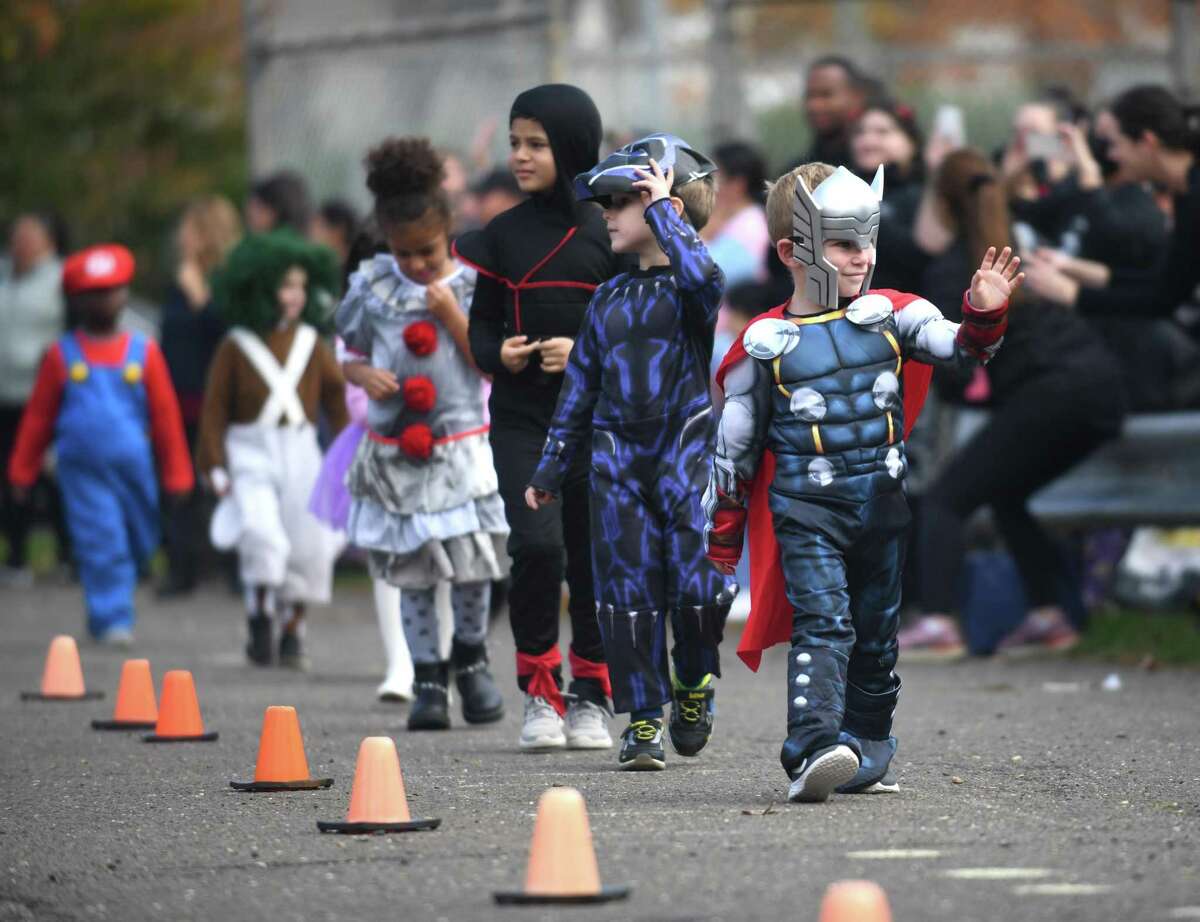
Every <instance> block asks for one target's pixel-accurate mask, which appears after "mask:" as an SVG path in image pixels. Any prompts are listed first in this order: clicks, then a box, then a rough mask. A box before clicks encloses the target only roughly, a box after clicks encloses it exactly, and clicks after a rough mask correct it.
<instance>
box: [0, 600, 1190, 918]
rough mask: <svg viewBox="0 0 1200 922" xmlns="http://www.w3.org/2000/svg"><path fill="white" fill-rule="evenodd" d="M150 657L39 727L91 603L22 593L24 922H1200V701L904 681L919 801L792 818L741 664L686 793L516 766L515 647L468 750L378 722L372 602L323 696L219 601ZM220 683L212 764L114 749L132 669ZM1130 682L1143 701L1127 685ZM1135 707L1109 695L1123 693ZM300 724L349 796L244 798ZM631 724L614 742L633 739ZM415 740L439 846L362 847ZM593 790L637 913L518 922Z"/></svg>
mask: <svg viewBox="0 0 1200 922" xmlns="http://www.w3.org/2000/svg"><path fill="white" fill-rule="evenodd" d="M139 602H140V605H141V610H140V616H139V617H140V620H139V625H138V631H137V637H138V641H137V644H136V646H135V648H134V650H133V651H131V652H129V653H125V652H117V651H111V650H107V649H101V648H97V647H95V646H92V645H88V644H87V643H84V642H81V644H80V649H81V653H82V658H83V665H84V672H85V675H86V678H87V682H88V686H89V688H90V689H98V690H104V691H105V692H106V693H107V697H106V699H105V700H103V701H89V702H71V703H62V702H54V703H49V702H46V703H43V702H23V701H21V700H19V692H20V691H22V690H25V689H33V688H36V687H37V683H38V680H39V677H40V672H41V668H42V660H43V657H44V656H45V652H46V647H47V644H48V643H49V640H50V638H51V637H52V636H53V635H54V634H58V633H71V634H75V635H76V636H79V635H80V634H81V622H82V616H81V611H80V607H81V603H80V597H79V593H78V590H77V589H76V588H74V587H68V586H57V585H39V586H38V587H37V588H35V589H33V590H28V591H10V590H3V591H0V625H2V628H3V631H4V640H3V643H2V644H0V740H2V741H3V742H2V747H3V748H2V750H0V751H2V752H3V755H2V756H0V922H9V920H25V919H39V920H40V919H47V920H49V919H120V920H139V919H164V918H182V919H236V920H240V919H264V920H266V919H270V920H292V919H296V920H300V919H303V920H321V919H339V920H341V919H357V920H369V919H384V918H388V919H403V920H418V919H446V920H474V919H494V918H499V919H512V920H516V919H530V920H534V919H572V920H575V919H578V920H581V922H582V920H591V919H622V920H641V919H645V920H657V922H662V920H693V919H732V920H738V922H748V920H757V919H770V920H788V922H809V920H816V919H817V914H818V907H819V903H820V897H821V894H822V892H823V891H824V889H825V887H826V886H827V885H828V884H829V883H830V882H832V881H835V880H838V879H843V878H859V877H861V878H868V879H871V880H874V881H877V882H878V883H879V884H881V885H882V886H883V887H884V888H885V890H886V891H887V893H888V896H889V899H890V901H891V905H892V911H893V913H894V917H895V919H896V920H897V922H918V920H947V922H949V920H954V922H966V920H981V922H982V920H988V922H1002V920H1014V922H1016V920H1022V922H1024V920H1064V922H1065V920H1081V922H1082V920H1087V922H1096V920H1124V922H1128V920H1151V919H1200V704H1198V703H1197V700H1196V699H1197V696H1198V693H1200V672H1196V671H1172V670H1159V671H1154V672H1147V671H1143V670H1130V669H1128V668H1125V669H1119V670H1118V669H1115V668H1114V667H1113V666H1111V665H1107V664H1102V663H1091V662H1078V661H1071V660H1061V659H1053V660H1035V661H1029V660H1026V661H1022V662H1002V661H979V660H972V661H965V662H961V663H957V664H949V665H947V664H941V665H929V664H908V665H906V664H905V663H903V661H902V662H901V664H900V667H899V671H900V673H901V674H902V676H903V678H904V683H905V684H904V692H903V696H902V700H901V704H900V708H899V713H898V715H897V734H898V736H899V737H900V752H899V755H898V757H897V761H896V765H897V768H898V774H899V779H900V784H901V791H900V793H899V794H895V795H874V796H841V797H834V798H833V799H832V800H830V801H829V802H828V803H826V804H821V805H791V804H788V803H786V791H787V779H786V777H785V776H784V774H783V772H782V770H781V769H780V767H779V763H778V753H779V745H780V742H781V741H782V734H783V728H784V706H785V700H786V699H785V696H786V694H787V691H786V687H785V664H784V657H783V654H782V651H781V650H776V651H773V654H769V655H768V656H767V657H766V658H765V661H764V664H763V668H762V670H761V672H760V673H759V674H757V675H756V674H753V673H751V672H749V670H747V669H746V668H745V667H744V666H743V665H742V664H741V663H740V661H738V660H737V659H736V658H735V657H734V655H733V648H734V646H735V645H736V636H735V637H733V638H731V639H730V640H729V641H728V643H729V648H728V652H727V654H726V656H725V677H724V678H723V679H722V680H721V681H720V684H719V692H718V715H717V730H716V734H715V736H714V739H713V741H712V743H711V744H710V745H709V747H708V748H707V749H706V750H705V751H704V753H703V754H702V755H701V756H700V757H699V758H697V759H683V758H680V757H678V756H675V755H673V754H671V753H669V754H668V763H669V767H668V770H667V771H666V772H662V773H643V774H632V773H622V772H619V771H617V770H616V755H615V750H614V751H611V752H569V753H560V754H555V755H527V754H522V753H521V752H519V751H518V749H517V746H516V739H517V734H518V729H519V721H520V698H519V694H518V692H517V690H516V687H515V684H514V681H513V672H514V670H513V655H512V650H513V647H512V640H511V636H510V634H509V630H508V625H507V623H506V622H502V623H500V624H498V625H497V627H496V630H495V631H494V632H493V634H492V655H493V660H494V664H495V670H496V672H497V674H498V677H499V679H500V681H501V682H502V683H503V687H504V689H505V691H506V697H507V703H508V713H507V715H506V716H505V718H504V720H503V721H502V722H501V723H499V724H494V725H491V726H489V727H486V728H467V727H466V726H464V725H463V723H462V721H461V719H459V718H458V715H457V714H456V715H455V727H454V729H452V730H451V731H449V732H445V733H423V734H420V733H413V734H410V733H408V732H406V731H405V730H404V729H403V724H404V708H403V706H398V705H385V704H381V703H379V702H376V701H375V699H374V688H375V685H376V683H377V681H378V679H379V675H380V671H381V665H382V664H381V654H380V649H379V638H378V632H377V629H376V627H375V620H374V614H373V611H372V608H371V598H370V594H369V592H368V591H367V590H366V589H365V588H358V587H352V588H347V589H343V590H339V591H338V593H337V601H336V604H335V605H334V606H332V607H330V608H326V609H321V610H319V611H316V612H314V613H313V616H312V618H311V624H310V628H309V650H310V654H311V657H312V660H313V666H312V670H311V671H310V672H309V673H307V674H298V673H295V672H287V671H282V670H279V669H260V668H252V667H250V666H248V665H247V664H246V663H245V662H244V659H243V657H242V654H241V652H240V647H241V643H242V640H243V637H242V630H243V622H242V615H241V613H240V611H239V605H238V602H237V600H236V599H235V598H233V597H231V596H230V595H228V594H226V593H225V592H223V591H221V590H220V589H219V588H217V587H210V588H206V589H204V590H203V591H201V592H200V593H198V594H196V595H194V596H192V597H190V598H188V599H186V600H184V601H175V602H169V603H160V602H157V601H156V600H155V599H154V596H153V593H152V592H150V591H148V590H147V591H144V592H143V593H141V595H140V598H139ZM131 655H138V656H146V657H148V658H149V659H150V661H151V664H152V667H153V670H154V675H155V679H156V681H158V682H160V681H161V677H162V674H163V672H164V671H166V670H167V669H172V668H184V669H191V670H192V671H193V672H194V674H195V677H196V683H197V688H198V690H199V695H200V704H201V708H202V712H203V717H204V721H205V724H206V726H207V727H208V728H210V729H213V730H217V731H219V732H220V739H219V740H218V741H217V742H215V743H208V744H203V743H190V744H180V745H157V746H155V745H148V744H145V743H143V742H141V740H140V736H139V735H137V734H128V735H126V734H101V733H97V732H94V731H93V730H91V729H90V727H89V722H90V720H91V719H93V718H103V717H107V716H109V714H110V712H111V708H112V699H113V695H114V693H115V688H116V681H117V676H118V673H119V670H120V665H121V662H122V660H123V659H124V658H125V657H126V656H131ZM1113 672H1117V673H1118V675H1119V685H1120V687H1119V689H1117V690H1105V689H1104V687H1103V685H1104V684H1105V679H1106V678H1108V677H1109V676H1110V674H1112V673H1113ZM1109 684H1110V685H1111V684H1113V683H1112V682H1111V681H1110V682H1109ZM271 704H290V705H294V706H295V707H296V708H297V710H298V711H299V715H300V722H301V726H302V728H303V730H304V734H305V743H306V748H307V753H308V760H309V764H310V766H311V767H312V770H313V774H314V775H328V776H332V777H333V778H335V779H336V781H335V784H334V786H333V787H332V788H331V789H329V790H325V791H316V792H303V793H287V794H245V793H238V792H234V791H232V790H231V789H230V787H229V781H230V780H232V779H248V778H250V777H251V776H252V774H253V770H254V761H255V754H256V751H257V745H258V732H259V728H260V725H261V722H262V714H263V709H264V708H265V707H266V706H267V705H271ZM621 726H623V724H620V723H617V722H614V732H616V731H618V730H619V729H620V728H621ZM380 734H388V735H391V736H393V737H394V738H395V740H396V742H397V745H398V748H399V752H400V758H401V764H402V766H403V768H404V777H405V784H406V786H407V789H408V795H409V800H410V806H411V808H412V812H413V814H414V816H434V817H440V818H441V819H442V826H441V828H440V829H438V830H437V831H434V832H423V833H417V834H409V835H401V836H375V837H365V838H347V837H341V836H326V835H321V834H319V833H318V832H317V829H316V822H315V821H316V820H318V819H335V820H336V819H341V818H343V817H344V815H345V811H346V807H347V803H348V799H349V794H350V786H351V781H352V779H353V774H354V760H355V755H356V752H357V749H358V744H359V742H360V741H361V739H362V738H363V737H365V736H371V735H380ZM563 784H565V785H572V786H574V787H577V788H578V789H579V790H580V791H581V792H582V793H583V795H584V797H585V798H586V801H587V805H588V809H589V814H590V818H591V826H592V833H593V837H594V840H595V845H596V850H597V854H598V858H599V865H600V873H601V876H602V878H603V879H604V881H605V883H614V884H615V883H623V884H629V885H632V887H633V893H632V895H631V897H630V898H629V899H628V900H627V901H626V902H624V903H614V904H609V905H606V906H601V907H591V908H585V907H579V908H566V909H556V910H544V909H517V908H499V907H497V906H495V905H494V904H493V902H492V892H493V891H494V890H498V889H501V890H502V889H513V888H517V887H519V886H520V884H521V882H522V880H523V878H524V873H525V864H526V857H527V850H528V843H529V835H530V832H531V829H532V826H533V816H534V809H535V804H536V801H537V798H538V796H539V795H540V794H541V793H542V791H544V790H545V789H546V788H548V787H550V786H551V785H563Z"/></svg>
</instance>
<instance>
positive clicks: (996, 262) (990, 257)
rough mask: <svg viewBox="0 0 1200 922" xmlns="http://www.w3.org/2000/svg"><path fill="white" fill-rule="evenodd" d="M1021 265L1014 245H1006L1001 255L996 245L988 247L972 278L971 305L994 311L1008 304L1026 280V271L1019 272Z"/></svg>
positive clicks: (978, 308) (981, 309)
mask: <svg viewBox="0 0 1200 922" xmlns="http://www.w3.org/2000/svg"><path fill="white" fill-rule="evenodd" d="M1020 266H1021V258H1020V257H1019V256H1013V255H1012V247H1005V248H1004V249H1003V250H1001V251H1000V255H999V256H997V255H996V248H995V247H988V251H987V252H986V253H984V254H983V261H982V262H981V263H980V264H979V269H978V270H977V271H976V272H975V276H974V277H973V278H972V279H971V292H970V300H971V306H972V307H973V308H975V309H976V310H979V311H994V310H997V309H998V308H1001V307H1003V306H1004V305H1005V304H1007V303H1008V299H1009V298H1011V297H1012V295H1013V292H1015V291H1016V290H1017V289H1018V288H1020V287H1021V283H1022V282H1023V281H1025V273H1024V272H1021V273H1018V272H1017V269H1018V268H1020Z"/></svg>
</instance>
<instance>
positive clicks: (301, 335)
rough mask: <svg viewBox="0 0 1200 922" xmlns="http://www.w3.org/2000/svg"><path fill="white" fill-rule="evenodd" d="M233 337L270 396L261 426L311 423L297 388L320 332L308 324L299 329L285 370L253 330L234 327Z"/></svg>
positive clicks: (261, 414) (231, 334) (265, 406)
mask: <svg viewBox="0 0 1200 922" xmlns="http://www.w3.org/2000/svg"><path fill="white" fill-rule="evenodd" d="M229 335H230V336H231V337H232V338H233V341H234V342H235V343H237V345H238V348H239V349H241V350H242V353H243V354H244V355H245V356H246V358H247V359H248V360H249V361H250V364H251V365H253V366H254V370H255V371H257V372H258V374H259V377H261V378H262V380H263V383H264V384H266V386H267V390H268V391H269V392H270V393H269V395H268V397H267V401H266V403H264V404H263V408H262V410H261V412H259V414H258V424H259V425H261V426H277V425H279V422H280V420H282V419H285V418H286V419H287V421H288V423H290V424H291V425H293V426H299V425H301V424H302V423H305V422H307V421H308V416H307V415H306V414H305V412H304V404H302V403H301V402H300V395H299V394H298V393H297V392H296V388H297V386H298V385H299V384H300V378H301V377H302V376H303V375H304V369H305V368H307V367H308V360H309V358H310V357H311V356H312V351H313V348H314V347H315V346H316V344H317V331H316V330H314V329H313V328H312V327H310V326H309V325H308V324H304V323H302V324H300V326H299V327H297V329H296V336H295V338H294V339H293V340H292V348H291V349H290V350H289V352H288V356H287V360H286V361H285V362H284V364H283V367H282V368H281V367H280V365H279V361H278V360H277V359H276V358H275V356H274V354H272V352H271V350H270V349H268V348H267V344H266V343H264V342H263V341H262V339H261V338H259V337H258V336H256V335H254V334H253V333H251V332H250V331H249V330H247V329H245V328H244V327H234V328H233V329H232V330H230V331H229Z"/></svg>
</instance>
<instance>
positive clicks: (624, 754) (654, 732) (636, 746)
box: [617, 717, 667, 772]
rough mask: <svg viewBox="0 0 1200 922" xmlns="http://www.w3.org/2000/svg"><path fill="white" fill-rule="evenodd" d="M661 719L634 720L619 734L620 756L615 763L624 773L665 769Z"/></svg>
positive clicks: (665, 755) (665, 761) (665, 756)
mask: <svg viewBox="0 0 1200 922" xmlns="http://www.w3.org/2000/svg"><path fill="white" fill-rule="evenodd" d="M662 735H663V722H662V718H661V717H655V718H652V719H650V720H635V721H634V722H633V723H631V724H630V725H629V726H628V727H626V728H625V732H624V733H622V734H621V754H620V755H619V756H617V762H618V763H619V764H620V766H621V768H622V769H624V770H625V771H631V772H660V771H662V770H663V769H664V768H666V767H667V754H666V753H665V752H664V751H663V743H662Z"/></svg>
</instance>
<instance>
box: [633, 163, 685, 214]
mask: <svg viewBox="0 0 1200 922" xmlns="http://www.w3.org/2000/svg"><path fill="white" fill-rule="evenodd" d="M634 173H636V174H637V177H638V181H637V182H635V183H634V184H633V188H635V189H637V190H638V191H639V192H640V193H641V194H642V204H643V205H646V206H650V205H652V204H654V203H655V202H657V201H659V200H660V199H664V198H670V197H671V187H672V186H674V185H675V168H674V167H671V168H670V169H668V170H667V172H666V174H664V173H663V171H662V167H660V166H659V165H658V161H657V160H655V159H654V158H653V157H652V158H650V172H649V173H647V172H646V171H645V170H639V169H636V168H635V169H634Z"/></svg>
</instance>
